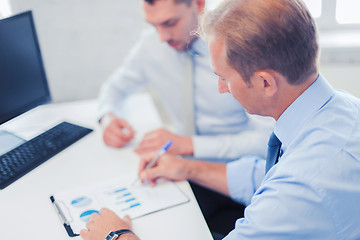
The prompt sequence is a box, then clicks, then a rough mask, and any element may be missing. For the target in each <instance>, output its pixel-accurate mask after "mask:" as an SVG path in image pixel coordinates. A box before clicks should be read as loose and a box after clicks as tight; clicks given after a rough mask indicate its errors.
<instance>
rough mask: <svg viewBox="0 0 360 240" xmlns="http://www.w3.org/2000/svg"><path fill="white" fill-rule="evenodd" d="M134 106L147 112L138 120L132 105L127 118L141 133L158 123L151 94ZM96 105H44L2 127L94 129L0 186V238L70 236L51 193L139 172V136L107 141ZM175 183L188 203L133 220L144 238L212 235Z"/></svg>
mask: <svg viewBox="0 0 360 240" xmlns="http://www.w3.org/2000/svg"><path fill="white" fill-rule="evenodd" d="M144 102H145V103H144ZM134 105H135V106H137V107H139V106H141V108H142V110H143V111H145V112H146V113H144V112H143V114H142V115H140V116H142V118H139V117H138V116H139V111H135V110H136V109H137V108H129V109H133V111H129V112H128V116H129V118H130V119H131V118H135V119H137V121H135V122H134V125H135V126H134V127H135V130H137V134H138V135H142V134H143V133H144V132H146V131H148V130H150V129H153V128H154V127H159V126H160V120H159V118H158V116H157V114H156V112H155V114H154V106H153V103H152V102H151V101H150V102H149V98H148V96H147V95H140V96H138V97H137V98H134V99H133V100H132V102H131V103H130V106H134ZM96 107H97V106H96V100H89V101H79V102H71V103H60V104H50V105H44V106H40V107H38V108H35V109H33V110H31V111H29V112H27V113H25V114H23V115H22V116H20V117H18V118H16V119H13V120H12V121H10V122H8V123H6V124H5V125H4V126H2V129H8V130H11V131H12V132H15V133H17V134H18V135H21V136H23V137H24V138H30V137H32V136H34V135H36V134H38V133H39V131H40V132H41V131H43V130H45V129H48V128H50V127H52V126H54V125H55V124H57V123H59V122H61V121H63V120H66V121H69V122H73V123H76V124H80V125H82V126H88V127H90V128H93V129H94V132H92V133H91V134H90V135H87V136H86V137H85V138H83V139H81V140H80V141H78V142H76V143H75V144H73V145H71V146H70V147H69V148H67V149H65V150H64V151H62V152H61V153H59V154H58V155H56V156H55V157H53V158H51V159H50V160H48V161H47V162H45V163H43V164H42V165H40V166H39V167H37V168H36V169H34V170H33V171H31V172H30V173H28V174H26V175H25V176H23V177H22V178H20V179H19V180H17V181H16V182H14V183H13V184H11V185H9V186H8V187H6V188H5V189H3V190H0V239H1V240H20V239H31V240H41V239H52V240H64V239H69V237H68V235H67V233H66V231H65V229H64V227H63V226H62V224H61V222H60V220H59V217H58V216H57V213H56V212H55V210H54V208H53V206H52V204H51V202H50V200H49V196H50V195H51V194H53V193H55V192H58V191H61V190H66V189H69V188H73V187H79V186H84V185H88V184H92V183H96V182H97V181H102V180H107V179H113V178H114V177H116V175H121V174H128V173H134V176H135V174H136V172H137V168H138V161H139V159H138V157H137V155H136V154H134V152H133V148H134V146H135V145H136V144H137V143H136V140H135V141H134V142H133V143H131V144H130V145H129V146H127V147H125V148H122V149H115V148H111V147H108V146H106V145H104V143H103V140H102V135H101V130H100V129H99V126H98V125H97V122H96V120H97V116H96ZM139 120H141V121H139ZM139 137H140V136H139ZM139 137H138V138H137V139H139ZM177 184H178V186H179V187H180V188H181V189H182V190H183V191H184V192H185V193H186V194H187V195H188V196H189V198H190V199H191V200H190V202H189V203H186V204H183V205H180V206H177V207H173V208H170V209H167V210H164V211H160V212H157V213H153V214H150V215H148V216H144V217H141V218H139V219H135V220H134V221H133V229H134V231H135V233H137V234H138V236H139V237H140V238H141V239H142V240H147V239H149V240H150V239H157V240H158V239H164V240H169V239H171V240H176V239H179V240H183V239H187V240H191V239H194V240H200V239H201V240H206V239H212V237H211V234H210V232H209V230H208V227H207V225H206V223H205V220H204V219H203V217H202V214H201V211H200V209H199V207H198V204H197V202H196V200H195V198H194V195H193V193H192V191H191V189H190V186H189V184H188V183H187V182H179V183H177ZM73 239H80V238H79V237H77V238H73Z"/></svg>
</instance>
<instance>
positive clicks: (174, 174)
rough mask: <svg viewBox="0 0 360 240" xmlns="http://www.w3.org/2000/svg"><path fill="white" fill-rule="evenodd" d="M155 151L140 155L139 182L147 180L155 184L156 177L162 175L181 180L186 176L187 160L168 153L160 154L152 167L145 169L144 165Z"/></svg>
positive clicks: (187, 169) (187, 170)
mask: <svg viewBox="0 0 360 240" xmlns="http://www.w3.org/2000/svg"><path fill="white" fill-rule="evenodd" d="M155 154H156V153H155V152H153V153H147V154H145V155H142V156H141V160H140V166H139V173H138V174H139V176H140V179H141V182H142V183H143V182H145V181H149V182H150V183H151V184H152V185H155V184H156V179H158V178H160V177H163V178H166V179H169V180H174V181H182V180H186V179H187V178H188V172H189V170H190V169H189V168H188V164H187V163H188V162H189V160H186V159H183V158H180V157H177V156H174V155H170V154H164V155H162V156H161V157H160V158H159V160H158V161H157V163H156V164H155V165H154V167H152V168H150V169H146V170H145V167H146V165H147V164H148V163H149V162H150V161H151V160H152V159H153V157H154V156H155Z"/></svg>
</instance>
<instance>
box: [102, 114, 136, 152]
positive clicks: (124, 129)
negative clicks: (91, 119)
mask: <svg viewBox="0 0 360 240" xmlns="http://www.w3.org/2000/svg"><path fill="white" fill-rule="evenodd" d="M104 122H105V123H104ZM101 124H102V125H103V128H104V133H103V139H104V142H105V143H106V144H107V145H109V146H112V147H116V148H120V147H123V146H124V145H126V144H128V143H129V142H130V141H131V139H133V138H134V133H135V132H134V130H133V129H132V127H131V126H130V125H129V124H128V123H127V122H126V121H125V120H123V119H120V118H117V117H116V116H115V115H113V114H107V115H106V116H104V118H103V120H101Z"/></svg>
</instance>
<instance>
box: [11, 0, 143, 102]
mask: <svg viewBox="0 0 360 240" xmlns="http://www.w3.org/2000/svg"><path fill="white" fill-rule="evenodd" d="M9 1H10V3H11V7H12V10H13V13H14V14H15V13H18V12H21V11H26V10H32V11H33V14H34V19H35V24H36V27H37V32H38V36H39V41H40V47H41V50H42V54H43V58H44V61H45V68H46V72H47V77H48V81H49V84H50V88H51V93H52V96H53V101H55V102H57V101H68V100H75V99H84V98H94V97H97V95H98V92H99V87H100V85H101V83H102V82H103V81H104V80H105V79H106V78H107V77H108V76H109V74H110V73H111V72H112V71H113V70H114V69H115V67H116V66H118V65H120V64H121V63H122V61H123V59H124V57H125V56H126V54H127V53H128V51H129V49H130V48H131V46H132V45H133V43H134V41H136V39H137V37H138V35H139V33H140V31H141V29H143V28H144V27H146V26H147V25H145V22H144V21H143V15H142V11H141V7H140V0H104V1H98V0H9Z"/></svg>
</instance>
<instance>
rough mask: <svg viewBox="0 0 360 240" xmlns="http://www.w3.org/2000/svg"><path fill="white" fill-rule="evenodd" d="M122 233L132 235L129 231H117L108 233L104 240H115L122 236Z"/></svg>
mask: <svg viewBox="0 0 360 240" xmlns="http://www.w3.org/2000/svg"><path fill="white" fill-rule="evenodd" d="M124 233H133V232H132V231H131V230H129V229H121V230H118V231H110V232H109V234H108V235H107V236H106V237H105V240H116V239H117V238H118V237H120V236H121V235H123V234H124Z"/></svg>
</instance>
